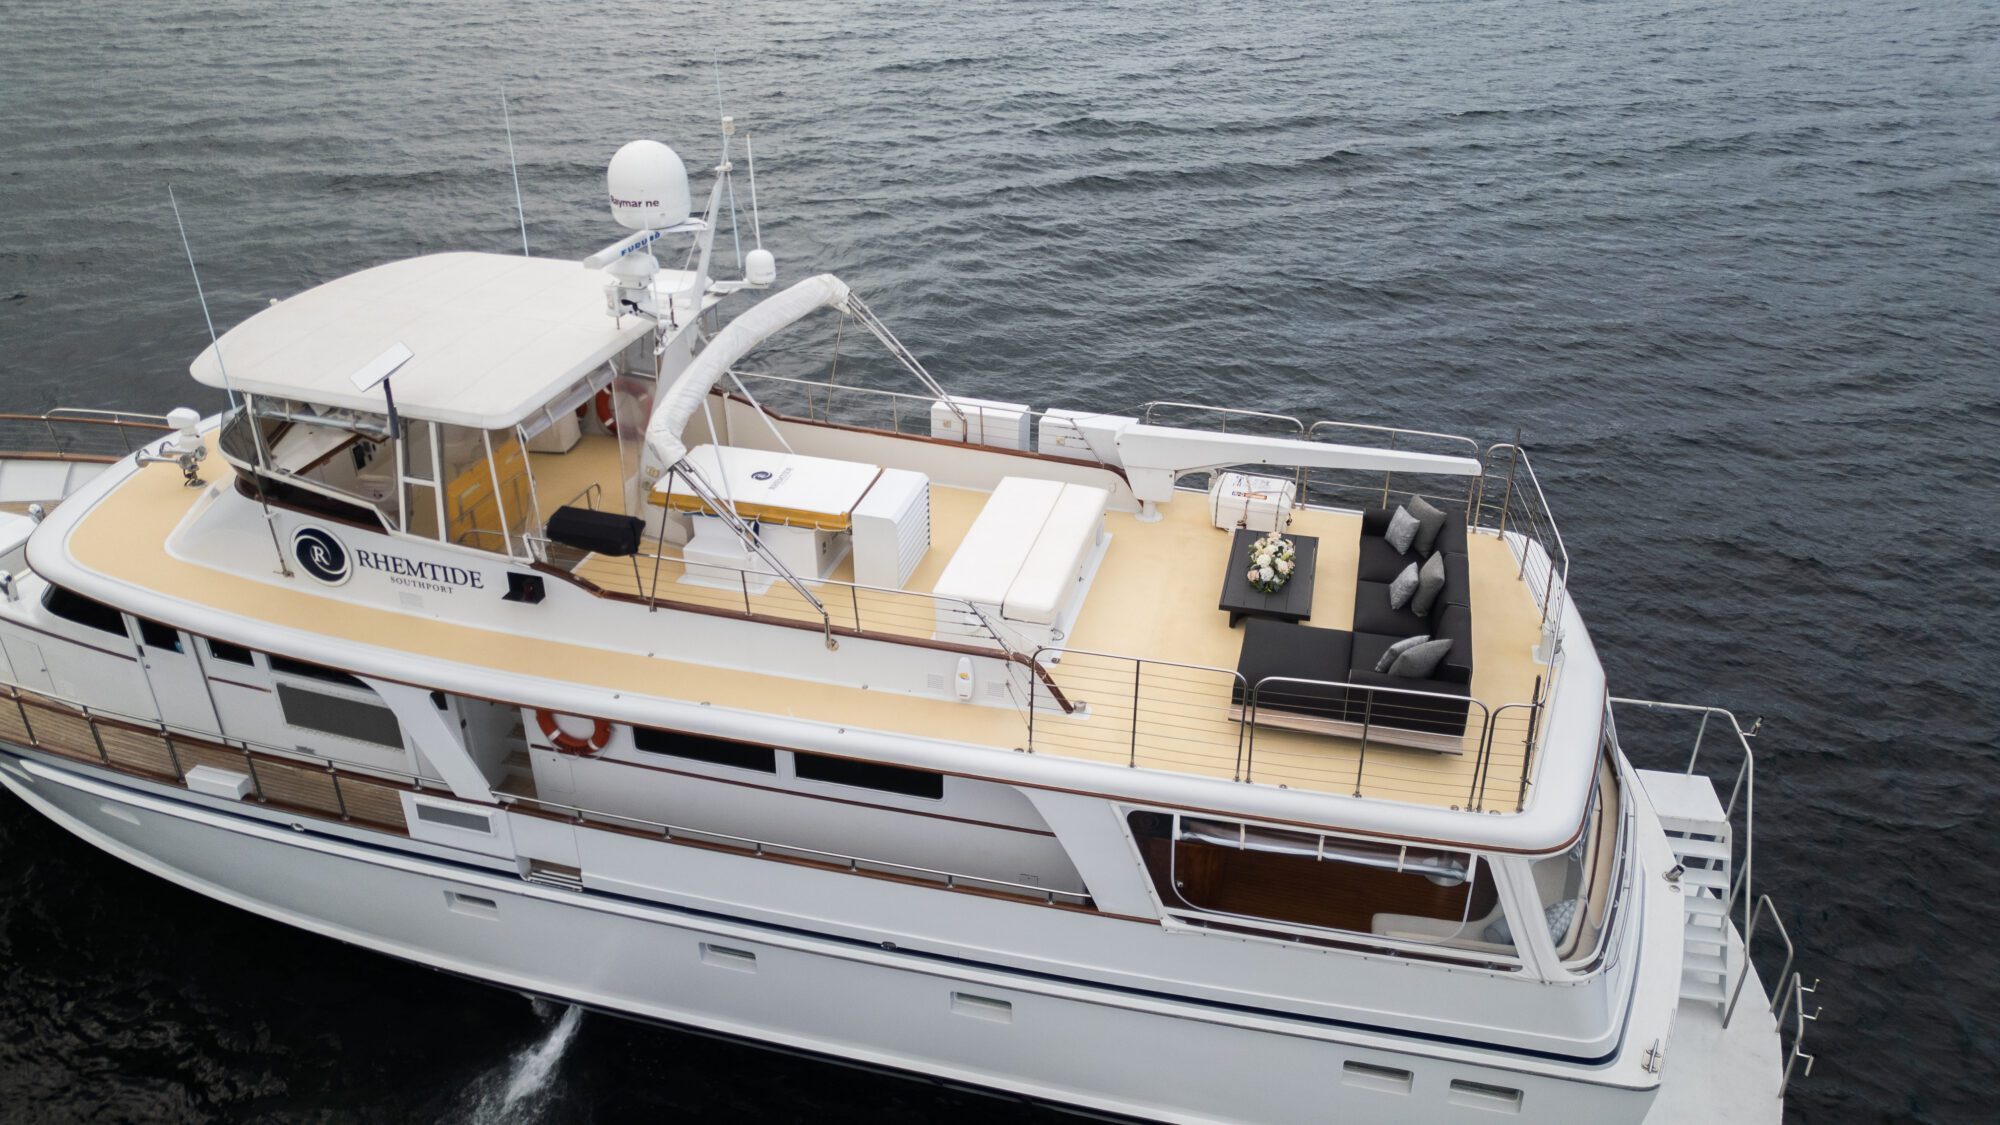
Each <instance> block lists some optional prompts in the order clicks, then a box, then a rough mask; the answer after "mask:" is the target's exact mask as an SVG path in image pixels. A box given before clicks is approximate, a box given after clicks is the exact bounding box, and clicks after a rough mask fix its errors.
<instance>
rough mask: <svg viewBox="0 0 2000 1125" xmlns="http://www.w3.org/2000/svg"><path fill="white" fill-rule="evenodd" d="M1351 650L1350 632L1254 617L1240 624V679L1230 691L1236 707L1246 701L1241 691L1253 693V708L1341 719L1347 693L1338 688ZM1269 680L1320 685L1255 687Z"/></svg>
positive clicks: (1344, 677) (1347, 668)
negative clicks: (1275, 678) (1254, 701)
mask: <svg viewBox="0 0 2000 1125" xmlns="http://www.w3.org/2000/svg"><path fill="white" fill-rule="evenodd" d="M1353 650H1354V634H1352V633H1349V632H1347V631H1346V630H1344V629H1318V628H1314V627H1313V626H1311V625H1294V624H1292V623H1291V622H1288V621H1272V620H1269V619H1267V618H1262V617H1253V618H1250V619H1249V620H1248V621H1246V622H1245V623H1244V628H1243V651H1242V654H1241V655H1240V656H1239V657H1238V658H1237V661H1236V671H1237V674H1239V675H1241V676H1242V677H1243V679H1242V681H1241V682H1240V683H1238V684H1237V685H1236V687H1235V688H1234V690H1233V693H1232V700H1233V702H1235V703H1238V704H1243V703H1246V702H1247V700H1246V693H1255V695H1256V700H1257V706H1259V707H1273V708H1277V709H1279V710H1282V711H1292V712H1297V713H1300V714H1307V715H1315V716H1318V717H1321V718H1327V719H1342V718H1345V717H1346V708H1347V689H1346V688H1344V687H1342V686H1341V683H1342V681H1344V680H1346V679H1347V677H1348V675H1349V667H1350V665H1351V663H1352V656H1353ZM1272 676H1285V677H1290V678H1293V679H1302V680H1323V681H1327V682H1325V683H1313V684H1295V683H1273V684H1269V685H1266V686H1265V687H1263V688H1262V689H1261V690H1260V689H1259V688H1258V685H1259V684H1260V683H1263V681H1264V680H1265V679H1266V678H1268V677H1272Z"/></svg>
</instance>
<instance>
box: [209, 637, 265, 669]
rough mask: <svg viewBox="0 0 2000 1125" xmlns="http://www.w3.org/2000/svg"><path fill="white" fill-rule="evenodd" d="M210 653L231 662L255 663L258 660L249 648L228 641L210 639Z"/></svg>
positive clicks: (218, 658)
mask: <svg viewBox="0 0 2000 1125" xmlns="http://www.w3.org/2000/svg"><path fill="white" fill-rule="evenodd" d="M208 654H209V655H210V656H213V657H214V658H216V659H217V660H221V661H224V662H226V663H229V664H255V663H256V662H257V661H256V659H255V658H254V657H252V656H251V655H250V650H249V649H247V648H244V647H243V646H242V645H233V644H230V643H229V642H228V641H216V640H211V641H209V642H208Z"/></svg>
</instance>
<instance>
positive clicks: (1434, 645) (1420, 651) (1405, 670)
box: [1387, 637, 1458, 680]
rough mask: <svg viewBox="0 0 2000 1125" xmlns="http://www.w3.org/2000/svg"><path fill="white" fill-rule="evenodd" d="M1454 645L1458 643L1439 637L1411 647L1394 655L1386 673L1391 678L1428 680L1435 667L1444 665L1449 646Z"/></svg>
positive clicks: (1448, 638) (1449, 649)
mask: <svg viewBox="0 0 2000 1125" xmlns="http://www.w3.org/2000/svg"><path fill="white" fill-rule="evenodd" d="M1456 643H1458V642H1456V641H1454V640H1452V639H1451V638H1450V637H1439V638H1438V639H1437V640H1434V641H1432V640H1426V641H1423V642H1422V643H1420V644H1414V645H1411V646H1410V647H1409V648H1406V649H1404V650H1403V651H1402V652H1399V653H1397V654H1396V659H1395V660H1394V661H1392V662H1391V663H1390V665H1389V667H1388V669H1387V671H1388V673H1389V674H1390V675H1391V676H1402V677H1405V678H1408V679H1412V680H1428V679H1430V677H1431V673H1432V672H1434V671H1436V670H1437V666H1438V665H1440V664H1442V663H1444V658H1445V654H1446V653H1448V652H1450V651H1451V646H1452V645H1454V644H1456Z"/></svg>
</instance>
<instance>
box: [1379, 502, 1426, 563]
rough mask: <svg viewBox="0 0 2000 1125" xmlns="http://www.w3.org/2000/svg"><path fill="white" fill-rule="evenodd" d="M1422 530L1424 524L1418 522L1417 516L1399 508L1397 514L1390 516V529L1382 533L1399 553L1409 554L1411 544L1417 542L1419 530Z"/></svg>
mask: <svg viewBox="0 0 2000 1125" xmlns="http://www.w3.org/2000/svg"><path fill="white" fill-rule="evenodd" d="M1421 530H1423V525H1422V524H1420V523H1418V522H1417V517H1415V516H1413V515H1411V514H1410V513H1409V512H1407V511H1404V510H1403V509H1401V508H1397V509H1396V514H1395V515H1393V516H1390V517H1389V530H1387V531H1385V532H1383V533H1382V538H1384V539H1387V540H1388V541H1389V546H1391V547H1394V548H1396V553H1397V554H1399V555H1407V554H1409V553H1410V544H1411V543H1414V542H1416V539H1417V532H1419V531H1421Z"/></svg>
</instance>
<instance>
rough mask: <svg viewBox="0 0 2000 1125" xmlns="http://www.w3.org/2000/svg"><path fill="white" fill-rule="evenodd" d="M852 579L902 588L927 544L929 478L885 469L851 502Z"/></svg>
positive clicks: (929, 544)
mask: <svg viewBox="0 0 2000 1125" xmlns="http://www.w3.org/2000/svg"><path fill="white" fill-rule="evenodd" d="M852 519H853V527H854V581H855V582H856V583H858V584H859V585H862V586H880V587H882V588H884V589H889V590H900V589H902V588H903V584H904V583H905V582H908V581H909V580H910V575H911V573H912V572H914V571H915V570H916V569H917V564H918V563H920V562H922V561H923V559H924V555H926V554H928V553H929V552H930V549H931V480H930V478H929V477H927V476H925V475H924V474H922V473H913V472H910V471H909V470H907V469H883V470H882V475H881V476H880V477H877V478H876V479H875V483H874V485H873V486H871V487H870V488H869V489H868V494H867V495H866V496H863V497H862V498H861V502H860V503H859V504H856V505H855V506H854V514H853V517H852Z"/></svg>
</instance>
